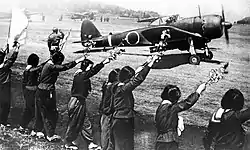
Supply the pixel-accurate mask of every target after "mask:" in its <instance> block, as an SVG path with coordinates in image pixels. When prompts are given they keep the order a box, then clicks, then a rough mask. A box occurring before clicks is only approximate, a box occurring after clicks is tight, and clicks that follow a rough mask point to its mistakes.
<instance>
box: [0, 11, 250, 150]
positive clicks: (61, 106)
mask: <svg viewBox="0 0 250 150" xmlns="http://www.w3.org/2000/svg"><path fill="white" fill-rule="evenodd" d="M57 19H58V17H57V16H46V21H45V22H40V21H33V22H30V24H29V27H28V39H27V43H26V45H24V46H22V47H21V48H20V53H19V56H18V59H17V61H16V63H15V64H14V66H13V69H12V70H13V75H12V80H13V84H12V85H13V86H12V87H13V88H12V93H13V97H12V109H11V114H10V117H9V122H10V123H11V125H12V126H13V127H15V126H16V125H17V124H18V122H19V121H20V118H21V113H22V109H23V107H24V100H23V97H22V92H21V84H20V81H21V75H22V72H23V70H24V69H25V66H26V59H27V57H28V55H29V54H31V53H36V54H38V55H39V57H40V62H43V61H45V60H47V58H48V57H49V51H48V48H47V42H46V40H47V37H48V35H49V34H50V33H51V32H52V28H53V27H58V28H60V29H62V31H63V32H64V33H67V32H68V30H69V29H70V28H71V29H72V32H71V35H70V38H69V40H68V42H67V44H66V47H65V49H64V50H63V53H64V54H65V56H66V57H65V58H66V59H65V62H69V61H71V60H75V59H76V58H79V57H80V56H81V54H74V53H73V52H74V51H77V50H81V49H82V46H81V44H72V42H73V41H78V40H80V26H81V22H80V21H73V20H70V19H66V18H65V19H64V20H63V21H57ZM8 23H9V22H8V21H7V20H0V45H4V44H5V42H6V37H7V32H8ZM94 24H95V25H96V27H97V28H98V29H99V31H100V32H101V34H102V35H107V34H108V33H109V32H112V33H117V32H122V31H125V30H130V29H135V28H138V27H144V26H145V25H146V24H139V23H136V21H135V20H127V19H117V18H112V19H110V22H100V20H98V19H97V20H96V21H94ZM229 36H230V45H228V46H227V45H226V42H225V38H224V37H221V38H220V39H216V40H213V41H212V42H210V43H209V44H208V45H209V47H211V48H213V49H212V50H213V53H214V58H213V60H218V61H224V62H229V67H228V71H229V73H228V74H227V75H226V76H225V78H224V79H223V80H221V81H220V82H218V83H215V84H213V85H212V86H208V87H207V89H206V91H205V92H204V93H203V94H202V95H201V97H200V99H199V101H198V102H197V103H196V104H195V105H194V106H193V107H192V108H191V109H190V110H188V111H185V112H183V113H181V116H183V117H184V122H185V125H186V126H185V131H184V133H183V135H182V137H181V142H180V148H181V149H183V150H195V149H197V150H199V149H203V148H202V142H201V139H202V137H203V131H204V127H205V126H206V125H207V124H208V120H209V118H210V116H211V114H212V113H213V112H214V111H215V110H216V109H217V108H219V107H220V100H221V98H222V96H223V95H224V93H225V92H226V91H227V90H228V89H230V88H238V89H240V90H241V92H242V93H243V94H244V97H245V99H246V101H245V102H246V103H245V105H246V107H250V101H249V100H250V87H249V86H250V80H249V79H250V65H249V61H250V58H249V55H250V50H249V48H250V26H249V25H234V26H233V27H232V28H231V29H230V30H229ZM126 52H129V53H145V54H146V53H149V52H148V51H147V48H145V47H143V48H126ZM165 54H166V55H167V56H166V57H164V58H163V59H162V60H161V62H160V63H163V60H164V63H163V64H164V67H162V68H161V69H152V70H151V71H150V73H149V75H148V76H147V78H146V80H145V81H144V82H143V83H142V84H141V85H140V86H139V87H137V88H136V89H135V90H134V92H133V93H134V96H135V110H136V111H137V112H139V114H138V115H137V117H136V121H135V122H136V124H135V127H136V129H135V133H136V134H135V142H136V143H135V149H136V150H140V149H153V148H154V140H155V136H156V130H155V128H154V125H153V117H154V114H155V111H156V108H157V106H158V105H159V103H160V101H161V99H160V94H161V92H162V90H163V88H164V87H165V85H166V84H175V85H178V86H179V87H180V89H181V91H182V97H181V99H185V98H186V97H187V96H188V95H189V94H191V93H192V92H194V91H195V89H196V88H197V86H198V85H199V84H200V83H201V82H205V81H206V80H207V79H208V73H209V71H210V70H211V69H214V68H218V67H220V65H218V64H215V63H207V62H201V64H200V65H198V66H194V65H190V64H188V62H187V60H188V57H187V55H186V52H180V51H178V50H173V51H168V52H166V53H165ZM108 55H109V54H108V53H105V52H101V53H93V54H90V56H89V59H91V60H93V61H94V62H95V63H99V62H100V61H102V60H103V59H104V58H106V57H107V56H108ZM145 60H146V57H143V56H133V55H121V56H118V58H117V60H116V61H114V62H111V63H110V64H108V65H106V66H105V68H103V70H101V71H100V72H99V73H98V74H97V75H96V76H94V77H92V92H91V94H90V95H89V98H88V99H87V105H88V109H89V116H91V119H92V120H93V122H94V130H95V141H96V142H97V143H99V134H100V127H99V114H98V106H99V102H100V100H101V85H102V83H103V82H104V81H105V80H106V79H107V76H108V73H109V72H110V71H111V70H112V69H114V68H121V67H123V66H125V65H130V66H132V67H133V68H136V67H138V66H139V65H141V64H143V63H144V61H145ZM77 68H78V66H77V67H75V68H73V69H71V70H69V71H66V72H62V73H60V76H59V78H58V81H57V84H56V88H57V89H56V91H57V104H58V110H59V113H60V117H59V120H58V124H57V129H56V133H58V134H59V135H61V136H62V137H64V133H65V130H66V125H67V119H68V116H67V111H66V108H67V102H68V100H69V98H70V88H71V84H72V78H73V74H74V72H75V71H76V70H77ZM156 68H157V67H156ZM245 128H246V130H248V132H250V122H248V123H246V124H245ZM77 142H78V143H79V146H80V148H81V149H84V147H85V146H86V144H85V143H83V142H82V141H81V138H80V136H79V139H78V140H77ZM61 144H62V142H61V143H47V142H46V141H45V140H38V139H35V138H31V137H29V136H26V135H22V134H19V133H17V132H14V131H12V130H10V129H0V149H55V150H57V149H63V147H62V145H61Z"/></svg>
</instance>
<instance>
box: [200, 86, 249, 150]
mask: <svg viewBox="0 0 250 150" xmlns="http://www.w3.org/2000/svg"><path fill="white" fill-rule="evenodd" d="M244 101H245V100H244V96H243V94H242V93H241V92H240V90H238V89H230V90H228V91H227V92H226V93H225V94H224V96H223V97H222V99H221V108H219V109H217V110H216V111H215V112H214V113H213V115H212V116H211V119H210V120H209V124H208V127H207V129H206V132H205V136H204V138H203V144H204V148H205V150H211V149H216V150H217V149H218V150H222V149H223V150H224V149H228V150H243V149H244V144H247V142H245V141H247V140H245V139H246V131H245V130H244V129H243V127H242V124H243V123H244V122H246V121H247V120H249V119H250V108H248V109H245V110H243V106H244Z"/></svg>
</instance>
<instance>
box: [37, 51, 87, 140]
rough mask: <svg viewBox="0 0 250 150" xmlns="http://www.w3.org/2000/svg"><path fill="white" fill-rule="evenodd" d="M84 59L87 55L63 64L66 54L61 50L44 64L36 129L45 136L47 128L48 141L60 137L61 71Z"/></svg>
mask: <svg viewBox="0 0 250 150" xmlns="http://www.w3.org/2000/svg"><path fill="white" fill-rule="evenodd" d="M84 59H85V57H81V58H79V59H77V60H75V61H72V62H69V63H65V64H62V62H63V61H64V55H63V54H62V53H61V52H55V53H54V54H53V55H52V57H51V59H50V60H49V61H48V62H47V63H46V64H45V65H44V66H43V68H42V71H41V74H40V79H39V80H40V83H39V84H38V87H37V91H36V98H35V101H36V102H35V103H36V112H35V125H34V130H35V132H36V136H38V137H44V133H43V132H42V131H43V129H45V133H46V138H47V140H48V141H55V140H58V139H60V136H58V135H56V134H55V128H56V122H57V118H58V111H57V107H56V91H55V83H56V81H57V78H58V76H59V72H62V71H66V70H68V69H71V68H73V67H75V66H76V65H77V64H78V63H80V62H82V61H83V60H84Z"/></svg>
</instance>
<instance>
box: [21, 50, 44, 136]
mask: <svg viewBox="0 0 250 150" xmlns="http://www.w3.org/2000/svg"><path fill="white" fill-rule="evenodd" d="M38 63H39V57H38V55H37V54H34V53H32V54H30V55H29V57H28V59H27V67H26V68H25V70H24V72H23V79H22V90H23V97H24V100H25V108H24V111H23V114H22V119H21V123H20V126H19V128H17V130H18V131H20V132H25V131H27V126H28V124H29V122H30V121H31V120H32V119H33V118H34V117H35V93H36V90H37V85H38V83H39V81H38V78H39V75H40V72H41V71H42V68H43V66H44V64H45V63H46V62H44V63H42V64H40V65H39V66H38Z"/></svg>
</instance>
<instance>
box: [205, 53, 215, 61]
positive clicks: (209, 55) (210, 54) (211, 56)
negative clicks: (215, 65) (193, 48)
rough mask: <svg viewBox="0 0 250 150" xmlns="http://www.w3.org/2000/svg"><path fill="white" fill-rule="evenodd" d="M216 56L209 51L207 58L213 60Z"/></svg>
mask: <svg viewBox="0 0 250 150" xmlns="http://www.w3.org/2000/svg"><path fill="white" fill-rule="evenodd" d="M213 56H214V54H213V52H211V51H208V56H206V58H207V59H209V60H211V59H212V58H213Z"/></svg>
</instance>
